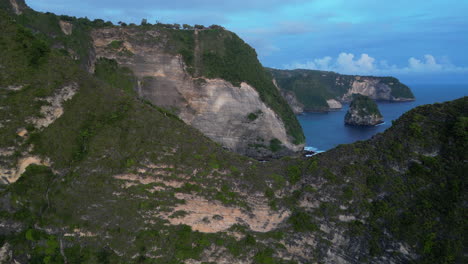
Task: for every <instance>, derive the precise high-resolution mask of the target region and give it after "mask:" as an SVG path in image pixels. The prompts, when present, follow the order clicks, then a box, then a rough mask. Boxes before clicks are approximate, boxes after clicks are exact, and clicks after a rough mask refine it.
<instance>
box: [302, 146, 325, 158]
mask: <svg viewBox="0 0 468 264" xmlns="http://www.w3.org/2000/svg"><path fill="white" fill-rule="evenodd" d="M304 150H305V151H313V152H314V154H308V155H306V157H312V156H314V155H317V154H319V153H323V152H325V151H324V150H319V149H318V148H316V147H312V146H306V147H304Z"/></svg>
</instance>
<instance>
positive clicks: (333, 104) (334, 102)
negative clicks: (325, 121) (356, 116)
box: [327, 99, 343, 110]
mask: <svg viewBox="0 0 468 264" xmlns="http://www.w3.org/2000/svg"><path fill="white" fill-rule="evenodd" d="M327 104H328V107H329V108H330V110H339V109H341V108H343V105H342V104H341V103H340V102H338V101H337V100H335V99H329V100H327Z"/></svg>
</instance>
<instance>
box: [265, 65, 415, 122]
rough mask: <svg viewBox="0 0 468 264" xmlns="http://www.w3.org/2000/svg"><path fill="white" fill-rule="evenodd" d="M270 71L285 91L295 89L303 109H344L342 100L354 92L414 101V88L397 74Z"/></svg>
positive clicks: (387, 99)
mask: <svg viewBox="0 0 468 264" xmlns="http://www.w3.org/2000/svg"><path fill="white" fill-rule="evenodd" d="M267 70H268V71H269V72H270V73H271V74H272V75H273V77H274V78H275V80H276V82H277V84H278V86H279V87H280V88H281V89H282V90H285V91H288V92H292V93H293V94H294V95H295V96H296V98H297V100H298V101H299V102H300V103H301V104H303V105H304V107H303V109H302V111H329V110H333V109H337V108H341V103H342V102H349V101H351V99H352V95H353V94H357V93H358V94H362V95H365V96H369V97H370V98H372V99H374V100H385V101H391V102H401V101H411V100H414V95H413V93H412V92H411V90H410V88H409V87H408V86H406V85H404V84H402V83H401V82H400V81H399V80H398V79H396V78H393V77H373V76H355V75H342V74H338V73H334V72H325V71H316V70H276V69H267ZM293 108H294V105H293ZM300 112H301V111H296V113H300Z"/></svg>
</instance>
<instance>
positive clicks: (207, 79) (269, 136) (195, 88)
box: [92, 26, 303, 157]
mask: <svg viewBox="0 0 468 264" xmlns="http://www.w3.org/2000/svg"><path fill="white" fill-rule="evenodd" d="M194 35H196V36H197V37H196V41H195V39H194ZM92 38H93V42H94V46H95V51H96V57H97V58H99V57H104V58H112V59H116V60H117V61H118V62H119V64H120V65H123V66H126V67H129V68H130V69H132V70H133V72H134V73H135V75H136V76H137V78H138V81H139V82H138V89H137V91H138V94H139V96H140V97H141V98H144V99H147V100H149V101H150V102H152V103H154V104H156V105H159V106H163V107H166V108H168V109H172V110H173V111H174V112H175V113H177V115H178V116H179V117H180V118H181V119H182V120H184V122H186V123H187V124H190V125H192V126H194V127H195V128H197V129H199V130H200V131H201V132H202V133H204V134H205V135H207V136H208V137H210V138H211V139H213V140H215V141H216V142H219V143H221V144H223V145H224V146H225V147H227V148H229V149H231V150H233V151H235V152H237V153H242V154H247V155H249V156H253V157H267V156H272V155H273V156H283V155H287V154H291V153H293V152H298V151H301V150H302V147H303V145H302V144H298V143H299V142H300V140H301V138H302V137H303V135H302V132H301V130H300V127H299V125H298V124H297V121H296V120H295V117H294V116H293V113H292V111H291V110H290V109H289V107H287V103H286V102H284V101H282V100H283V99H282V98H281V96H280V95H279V92H278V91H277V90H276V88H275V87H274V86H273V84H272V83H271V80H269V79H264V80H262V79H261V73H259V74H258V75H256V77H257V78H255V77H253V78H251V79H249V75H248V74H247V73H250V71H247V72H245V73H243V72H239V71H238V69H237V68H235V69H231V68H230V67H228V66H227V65H219V64H215V63H217V62H216V60H217V59H220V60H221V61H228V62H229V61H230V60H232V58H231V57H228V56H230V55H229V54H231V53H233V54H236V55H235V56H233V57H236V58H237V57H241V56H242V52H237V51H236V47H238V46H240V47H242V48H243V49H244V50H246V51H249V52H250V51H253V50H251V48H250V47H248V46H247V45H246V44H245V43H243V42H242V41H241V40H240V39H238V38H237V36H235V35H234V34H233V33H230V32H227V31H225V30H222V29H206V30H196V31H194V30H190V31H181V30H174V29H165V28H161V27H157V26H146V27H144V28H141V27H130V26H128V27H124V28H120V27H112V28H108V27H106V28H102V29H95V30H93V32H92ZM231 42H235V43H236V44H231ZM168 43H172V44H171V45H175V46H174V47H173V46H170V44H168ZM208 45H211V46H214V48H213V51H211V48H210V47H208ZM242 45H244V46H242ZM193 46H197V47H198V48H195V47H193ZM217 46H219V47H217ZM190 49H196V50H199V51H197V52H196V53H200V54H195V52H194V51H193V50H190ZM241 50H242V49H241ZM221 51H222V52H223V53H225V55H224V57H228V58H226V59H225V58H223V57H218V54H217V52H221ZM178 52H181V53H182V54H186V53H190V52H192V53H193V55H185V57H182V56H180V55H178ZM226 54H227V55H226ZM202 55H203V56H202ZM187 56H189V57H190V58H192V56H194V59H193V61H191V60H189V59H187ZM245 57H247V58H249V57H252V58H255V59H256V54H255V53H252V54H246V55H245ZM196 58H199V59H196ZM241 59H242V58H241ZM240 61H241V62H242V63H243V64H244V65H241V66H240V68H239V69H244V67H249V64H248V63H247V62H248V61H249V59H243V60H240ZM186 62H187V63H186ZM195 62H197V63H195ZM191 63H193V64H191ZM195 64H198V65H195ZM211 64H214V65H211ZM257 64H258V62H257ZM253 68H254V70H255V68H259V69H262V68H261V66H260V64H258V65H255V67H253ZM262 70H263V69H262ZM196 71H198V72H196ZM225 71H227V72H228V74H225ZM190 72H193V74H194V75H197V74H198V75H200V76H199V77H192V75H191V74H190ZM264 75H266V74H264ZM231 76H234V77H236V78H237V79H232V78H231ZM265 78H266V77H265ZM257 79H259V80H260V81H257ZM254 80H255V82H253V81H254ZM261 81H264V83H261ZM268 82H269V83H271V85H270V86H267V84H268ZM253 85H255V86H253ZM254 87H258V88H254ZM259 88H262V89H264V90H263V91H262V90H259ZM272 91H273V92H275V93H274V94H272V95H270V93H271V92H272ZM275 97H276V98H275ZM272 98H273V99H272ZM279 99H281V100H279ZM268 102H271V104H268ZM273 106H278V107H273ZM277 110H279V111H277ZM275 111H276V112H275ZM277 113H279V114H277ZM280 113H285V114H286V116H287V118H289V119H290V122H289V121H288V122H289V123H294V126H297V127H295V128H294V130H295V131H296V132H294V133H295V135H296V137H291V136H290V135H291V133H289V132H291V129H290V128H291V127H288V126H287V125H286V124H287V123H285V122H283V121H282V120H285V119H282V117H284V116H285V115H281V114H280ZM272 142H281V143H280V144H279V145H281V146H283V147H280V148H281V149H279V150H276V149H274V148H273V147H272Z"/></svg>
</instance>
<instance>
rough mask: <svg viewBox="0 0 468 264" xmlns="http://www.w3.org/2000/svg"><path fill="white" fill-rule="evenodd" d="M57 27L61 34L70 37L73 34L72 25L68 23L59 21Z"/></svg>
mask: <svg viewBox="0 0 468 264" xmlns="http://www.w3.org/2000/svg"><path fill="white" fill-rule="evenodd" d="M59 25H60V29H61V30H62V32H63V34H65V35H71V34H72V33H73V24H71V23H70V22H67V21H63V20H60V21H59Z"/></svg>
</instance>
